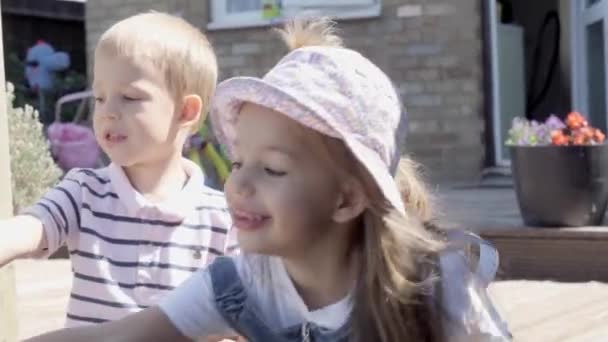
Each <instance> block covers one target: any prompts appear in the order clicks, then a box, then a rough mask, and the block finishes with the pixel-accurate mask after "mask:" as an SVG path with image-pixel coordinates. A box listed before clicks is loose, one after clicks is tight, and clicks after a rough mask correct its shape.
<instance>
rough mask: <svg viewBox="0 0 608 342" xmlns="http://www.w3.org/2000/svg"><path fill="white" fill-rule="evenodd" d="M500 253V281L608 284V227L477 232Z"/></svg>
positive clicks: (488, 230) (493, 229)
mask: <svg viewBox="0 0 608 342" xmlns="http://www.w3.org/2000/svg"><path fill="white" fill-rule="evenodd" d="M476 231H477V232H478V233H479V234H480V235H481V236H482V237H483V238H485V239H487V240H489V241H491V242H492V243H493V244H494V245H495V247H496V248H497V249H498V251H499V253H500V269H499V278H500V279H528V280H556V281H563V282H587V281H602V282H608V227H606V226H600V227H577V228H569V227H568V228H566V227H564V228H533V227H507V228H504V229H500V228H496V227H492V228H490V229H483V228H481V229H479V228H478V229H476Z"/></svg>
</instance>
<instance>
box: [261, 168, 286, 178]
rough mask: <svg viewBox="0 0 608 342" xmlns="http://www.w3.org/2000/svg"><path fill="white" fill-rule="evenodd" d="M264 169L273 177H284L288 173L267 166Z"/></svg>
mask: <svg viewBox="0 0 608 342" xmlns="http://www.w3.org/2000/svg"><path fill="white" fill-rule="evenodd" d="M264 171H265V172H266V173H267V174H268V175H269V176H272V177H283V176H285V175H286V174H287V172H284V171H277V170H273V169H271V168H268V167H265V168H264Z"/></svg>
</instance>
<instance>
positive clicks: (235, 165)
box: [230, 162, 243, 170]
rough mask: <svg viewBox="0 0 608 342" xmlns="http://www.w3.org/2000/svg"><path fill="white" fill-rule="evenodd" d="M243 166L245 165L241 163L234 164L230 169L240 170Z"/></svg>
mask: <svg viewBox="0 0 608 342" xmlns="http://www.w3.org/2000/svg"><path fill="white" fill-rule="evenodd" d="M242 165H243V164H242V163H241V162H232V164H230V167H231V168H232V169H233V170H238V169H240V168H241V166H242Z"/></svg>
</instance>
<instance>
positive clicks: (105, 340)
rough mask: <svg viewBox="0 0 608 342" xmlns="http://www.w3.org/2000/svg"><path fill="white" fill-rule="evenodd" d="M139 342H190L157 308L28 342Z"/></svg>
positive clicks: (54, 333) (50, 334) (62, 331)
mask: <svg viewBox="0 0 608 342" xmlns="http://www.w3.org/2000/svg"><path fill="white" fill-rule="evenodd" d="M55 341H57V342H70V341H78V342H80V341H87V342H138V341H142V342H144V341H159V342H164V341H177V342H179V341H184V342H185V341H190V340H189V339H188V338H186V337H184V336H183V335H181V334H180V333H179V331H178V330H177V328H175V326H173V324H171V321H170V320H169V318H167V316H166V315H165V314H164V313H163V312H162V310H160V309H159V308H158V307H152V308H149V309H146V310H144V311H141V312H138V313H135V314H132V315H129V316H127V317H125V318H123V319H121V320H118V321H113V322H108V323H103V324H98V325H89V326H85V327H79V328H71V329H65V330H58V331H54V332H51V333H47V334H44V335H40V336H37V337H34V338H31V339H28V340H26V341H25V342H55Z"/></svg>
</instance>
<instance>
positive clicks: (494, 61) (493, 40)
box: [485, 0, 510, 166]
mask: <svg viewBox="0 0 608 342" xmlns="http://www.w3.org/2000/svg"><path fill="white" fill-rule="evenodd" d="M486 1H487V3H488V5H487V6H485V8H486V13H485V16H486V18H488V21H489V29H490V32H489V34H490V37H489V39H490V68H491V71H490V72H491V80H492V87H491V88H492V95H491V99H492V103H491V104H490V111H491V113H492V131H493V132H492V136H493V138H494V164H495V165H496V166H509V165H510V161H509V160H508V159H505V158H504V156H503V155H502V144H504V138H505V137H502V136H501V134H500V132H501V131H500V82H498V15H497V6H496V0H489V1H488V0H486Z"/></svg>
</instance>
